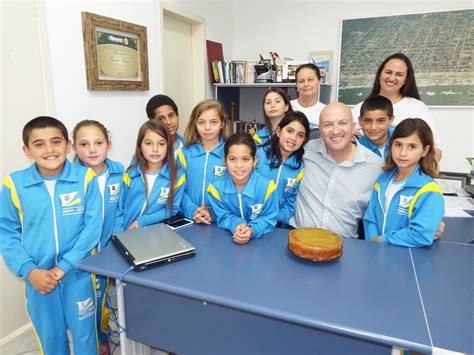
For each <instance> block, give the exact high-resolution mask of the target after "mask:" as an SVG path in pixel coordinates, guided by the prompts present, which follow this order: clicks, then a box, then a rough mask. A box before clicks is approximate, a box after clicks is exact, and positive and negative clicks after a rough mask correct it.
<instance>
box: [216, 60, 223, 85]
mask: <svg viewBox="0 0 474 355" xmlns="http://www.w3.org/2000/svg"><path fill="white" fill-rule="evenodd" d="M223 62H224V61H222V60H218V61H217V71H218V72H219V81H218V82H219V83H221V84H224V83H225V76H224V70H222V65H224V68H225V64H224V63H223Z"/></svg>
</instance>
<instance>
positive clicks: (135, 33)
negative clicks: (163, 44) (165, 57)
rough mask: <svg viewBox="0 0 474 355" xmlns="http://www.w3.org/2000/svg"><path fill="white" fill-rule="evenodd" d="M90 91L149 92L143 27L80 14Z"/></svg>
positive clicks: (84, 13) (103, 17)
mask: <svg viewBox="0 0 474 355" xmlns="http://www.w3.org/2000/svg"><path fill="white" fill-rule="evenodd" d="M82 32H83V38H84V58H85V64H86V75H87V89H89V90H102V91H111V90H117V91H118V90H120V91H146V90H149V80H148V52H147V32H146V27H144V26H140V25H136V24H133V23H129V22H125V21H120V20H116V19H112V18H109V17H105V16H100V15H96V14H92V13H89V12H83V13H82Z"/></svg>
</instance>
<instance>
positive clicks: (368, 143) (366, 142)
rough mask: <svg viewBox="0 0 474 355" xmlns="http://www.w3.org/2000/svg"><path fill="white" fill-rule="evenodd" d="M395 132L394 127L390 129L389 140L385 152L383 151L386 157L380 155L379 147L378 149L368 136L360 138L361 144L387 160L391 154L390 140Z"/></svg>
mask: <svg viewBox="0 0 474 355" xmlns="http://www.w3.org/2000/svg"><path fill="white" fill-rule="evenodd" d="M393 130H394V128H393V127H389V128H388V139H387V141H386V142H385V145H384V150H383V155H384V156H382V155H381V154H380V150H379V147H377V146H376V145H375V144H374V143H372V141H371V140H370V139H369V138H368V137H367V136H365V135H364V136H362V137H360V138H359V143H360V144H362V145H363V146H364V147H366V148H368V149H369V150H371V151H372V152H373V153H374V154H377V155H378V156H379V157H381V158H382V159H385V160H387V157H388V155H389V153H390V138H391V137H392V134H393Z"/></svg>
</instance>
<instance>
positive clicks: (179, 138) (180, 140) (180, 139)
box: [173, 133, 186, 158]
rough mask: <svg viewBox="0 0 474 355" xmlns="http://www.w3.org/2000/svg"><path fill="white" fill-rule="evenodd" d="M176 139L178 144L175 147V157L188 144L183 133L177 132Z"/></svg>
mask: <svg viewBox="0 0 474 355" xmlns="http://www.w3.org/2000/svg"><path fill="white" fill-rule="evenodd" d="M176 139H177V141H176V145H175V146H174V147H173V151H174V157H175V158H176V157H177V156H178V152H179V151H180V150H181V149H182V148H183V147H184V146H185V145H186V141H185V140H184V137H183V136H182V135H180V134H177V133H176Z"/></svg>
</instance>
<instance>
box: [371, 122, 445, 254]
mask: <svg viewBox="0 0 474 355" xmlns="http://www.w3.org/2000/svg"><path fill="white" fill-rule="evenodd" d="M390 147H391V150H390V155H389V157H388V160H387V163H386V164H385V166H384V171H385V173H383V174H382V175H380V177H379V178H378V179H377V182H376V183H375V186H374V190H373V191H372V195H371V197H370V201H369V206H368V207H367V210H366V212H365V216H364V220H363V221H364V229H365V238H366V239H368V240H372V241H382V242H386V243H390V244H395V245H401V246H405V247H421V246H426V245H431V244H432V243H433V239H434V236H435V234H436V231H437V228H438V226H439V225H440V222H441V220H442V219H443V216H444V199H443V193H442V191H441V189H440V188H439V186H438V184H437V183H436V182H434V180H433V177H434V176H436V173H437V171H438V164H437V162H436V160H435V159H434V143H433V134H432V132H431V129H430V127H429V126H428V125H427V124H426V122H425V121H423V120H422V119H419V118H408V119H405V120H403V121H402V122H401V123H400V124H398V126H397V127H396V128H395V130H394V132H393V135H392V138H391V139H390Z"/></svg>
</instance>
